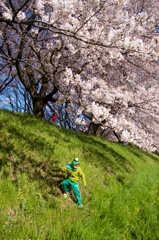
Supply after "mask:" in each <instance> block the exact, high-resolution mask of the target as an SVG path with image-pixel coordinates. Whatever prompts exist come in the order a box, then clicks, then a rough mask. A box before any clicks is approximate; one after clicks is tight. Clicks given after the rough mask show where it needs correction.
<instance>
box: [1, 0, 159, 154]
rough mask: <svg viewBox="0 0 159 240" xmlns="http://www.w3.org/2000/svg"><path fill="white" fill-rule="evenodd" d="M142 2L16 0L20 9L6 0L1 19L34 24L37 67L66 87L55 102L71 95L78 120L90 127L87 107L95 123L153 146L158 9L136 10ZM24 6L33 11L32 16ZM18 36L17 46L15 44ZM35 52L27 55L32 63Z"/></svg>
mask: <svg viewBox="0 0 159 240" xmlns="http://www.w3.org/2000/svg"><path fill="white" fill-rule="evenodd" d="M20 2H21V1H20ZM22 2H23V4H24V2H25V1H22ZM139 4H140V1H139V0H138V1H137V3H136V4H135V3H134V2H133V1H129V0H113V1H112V0H108V1H100V0H89V1H85V0H35V1H32V0H31V1H29V2H27V5H26V6H25V7H24V8H22V9H21V8H19V6H20V5H19V2H18V1H17V0H16V4H15V9H17V11H16V14H15V13H13V9H12V8H11V7H8V6H9V5H8V4H7V1H6V0H1V2H0V6H1V8H2V9H3V13H2V14H1V17H0V19H1V21H2V20H4V22H5V21H6V22H7V21H12V20H13V21H14V24H17V22H18V23H19V22H20V23H21V24H22V23H24V21H25V24H27V23H28V24H32V25H31V28H30V31H29V34H30V36H31V37H32V39H31V38H30V39H29V37H28V39H27V40H28V41H26V42H27V44H28V45H27V46H29V47H30V48H31V49H32V50H33V51H34V52H35V53H36V56H38V57H37V58H36V60H35V59H34V58H33V59H32V63H33V66H34V70H35V69H36V71H37V72H38V74H35V75H36V76H37V79H38V80H39V79H41V78H42V77H41V76H42V71H43V70H45V71H46V72H47V76H48V79H49V80H48V81H50V82H51V80H50V79H54V81H55V82H53V85H54V84H55V83H56V86H58V88H59V91H60V92H61V95H60V97H59V99H58V104H62V103H64V102H66V101H68V102H70V107H68V108H67V111H68V112H70V111H72V109H73V108H74V111H77V112H76V115H77V116H80V117H77V119H76V124H79V125H81V126H83V128H85V129H86V128H87V127H88V122H90V119H89V121H87V119H86V118H82V113H83V111H86V112H87V113H88V114H90V116H92V119H91V121H92V122H93V123H94V124H101V125H102V128H105V129H106V128H108V127H109V128H111V129H112V130H114V131H115V132H116V133H117V134H118V136H119V137H120V139H121V141H124V142H133V143H135V144H136V145H137V146H139V147H140V148H143V149H145V150H147V151H154V150H155V149H156V148H155V146H156V142H157V143H158V146H159V134H158V132H159V121H158V119H157V116H158V115H159V94H158V92H159V81H158V79H157V77H156V76H157V73H158V62H159V36H158V35H157V34H156V32H155V30H156V29H155V27H156V23H157V21H158V19H159V16H158V13H157V10H156V9H155V7H153V6H150V5H149V6H148V8H147V11H146V9H144V10H139V9H138V7H137V6H138V5H139ZM145 4H146V3H145ZM157 4H158V2H157V0H154V5H155V6H158V5H157ZM27 7H28V9H27ZM151 7H152V11H150V10H151ZM19 9H20V10H19ZM26 9H27V10H28V12H29V11H30V12H31V11H33V12H32V14H33V16H34V20H31V21H32V22H31V23H30V22H29V21H30V19H31V18H30V19H29V14H28V13H27V11H26ZM18 10H19V11H18ZM30 12H29V13H30ZM13 18H14V19H13ZM29 26H30V25H29ZM18 30H19V29H18ZM42 30H44V31H42ZM17 32H18V31H17ZM2 36H3V34H1V37H2ZM28 36H29V35H28ZM35 40H37V41H38V40H39V42H37V44H36V43H35ZM10 41H11V40H10V39H9V41H8V44H9V43H10ZM15 42H16V40H14V41H13V45H12V46H13V47H12V48H14V46H15V45H16V44H17V45H18V42H16V44H15ZM26 48H27V47H26ZM24 55H25V54H24ZM30 58H31V55H30V56H29V60H28V59H27V60H26V59H25V61H28V62H29V64H30V65H31V60H30ZM39 59H40V61H41V62H40V63H39V62H38V61H39ZM23 61H24V60H23ZM25 61H24V62H25ZM28 62H27V63H28ZM147 63H150V69H149V68H148V67H147ZM151 64H153V65H152V67H151ZM154 64H156V65H154ZM138 66H139V67H138ZM154 66H156V69H153V67H154ZM137 67H138V69H137ZM136 69H137V70H136ZM23 70H24V69H23ZM149 70H150V71H149ZM28 71H30V70H28ZM122 71H123V74H121V72H122ZM124 72H126V73H125V74H124ZM141 72H142V73H141ZM143 72H145V75H144V74H143ZM55 73H56V74H57V77H55ZM29 74H30V72H29ZM154 75H155V77H154ZM147 77H148V80H147V79H146V78H147ZM155 78H156V79H157V80H156V79H155ZM37 79H36V80H37ZM152 79H155V80H154V81H153V80H152ZM39 81H40V80H39ZM50 86H51V83H50ZM74 104H75V105H76V106H77V105H78V107H74V106H75V105H74ZM152 123H153V126H155V130H153V129H152ZM154 136H155V137H154ZM158 148H159V147H158Z"/></svg>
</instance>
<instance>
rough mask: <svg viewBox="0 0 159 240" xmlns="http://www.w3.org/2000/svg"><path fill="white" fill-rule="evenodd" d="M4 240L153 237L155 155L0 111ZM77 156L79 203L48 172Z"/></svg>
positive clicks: (158, 181) (157, 209)
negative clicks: (82, 178) (81, 174)
mask: <svg viewBox="0 0 159 240" xmlns="http://www.w3.org/2000/svg"><path fill="white" fill-rule="evenodd" d="M0 149H1V151H0V183H1V184H0V214H1V218H0V236H1V239H4V240H23V239H24V240H29V239H32V240H33V239H35V240H38V239H39V240H74V239H79V240H96V239H98V240H105V239H106V240H107V239H111V240H120V239H121V240H123V239H126V240H129V239H145V240H146V239H151V240H153V239H154V240H156V239H159V223H158V216H159V156H157V155H155V154H150V153H147V152H144V151H141V150H140V149H138V148H135V147H133V146H129V145H127V146H126V145H123V144H118V143H113V142H110V141H106V140H104V139H102V138H99V137H94V136H87V135H85V134H81V133H76V132H73V131H71V130H67V129H64V128H61V127H58V126H55V125H54V124H52V123H48V122H45V121H41V120H39V119H37V118H36V117H34V116H32V115H29V114H19V113H13V112H10V111H4V110H0ZM75 157H78V158H79V159H80V161H81V168H82V169H83V171H84V173H85V175H86V181H87V188H86V189H85V188H84V187H83V185H82V182H80V191H81V194H82V200H83V208H78V206H77V205H76V203H75V201H74V196H73V195H72V194H71V193H70V197H69V198H68V199H64V198H63V195H62V189H61V185H60V182H61V180H62V179H63V178H64V177H65V176H64V175H62V173H61V172H55V171H54V169H55V168H56V167H57V166H65V165H66V164H67V163H70V162H71V161H72V159H73V158H75Z"/></svg>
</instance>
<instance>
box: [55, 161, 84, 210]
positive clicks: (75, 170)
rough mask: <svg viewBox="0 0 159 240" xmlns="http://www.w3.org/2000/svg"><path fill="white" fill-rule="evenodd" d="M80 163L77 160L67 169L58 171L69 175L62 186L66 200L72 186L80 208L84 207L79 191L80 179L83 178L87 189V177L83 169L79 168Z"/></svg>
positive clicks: (63, 168) (62, 168)
mask: <svg viewBox="0 0 159 240" xmlns="http://www.w3.org/2000/svg"><path fill="white" fill-rule="evenodd" d="M79 165H80V161H79V159H78V158H75V159H74V160H73V161H72V163H71V164H68V165H67V166H66V167H61V168H58V169H56V170H57V171H61V172H64V173H67V178H66V179H65V180H63V181H62V183H61V184H62V186H63V190H64V198H67V196H68V190H69V187H70V186H71V188H72V190H73V193H74V195H75V197H76V200H77V204H78V206H80V207H82V200H81V193H80V191H79V184H78V181H79V177H81V178H82V181H83V184H84V186H85V187H86V180H85V175H84V173H83V171H82V169H81V168H80V167H79Z"/></svg>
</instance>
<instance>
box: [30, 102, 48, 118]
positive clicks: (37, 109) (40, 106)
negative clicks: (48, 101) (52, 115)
mask: <svg viewBox="0 0 159 240" xmlns="http://www.w3.org/2000/svg"><path fill="white" fill-rule="evenodd" d="M33 114H34V115H35V116H37V117H39V118H41V119H44V118H45V117H44V103H43V100H42V99H39V98H38V99H34V100H33Z"/></svg>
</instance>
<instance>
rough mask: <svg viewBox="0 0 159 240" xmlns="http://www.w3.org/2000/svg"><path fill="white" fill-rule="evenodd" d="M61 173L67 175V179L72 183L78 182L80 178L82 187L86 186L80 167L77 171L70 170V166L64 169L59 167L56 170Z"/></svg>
mask: <svg viewBox="0 0 159 240" xmlns="http://www.w3.org/2000/svg"><path fill="white" fill-rule="evenodd" d="M58 170H59V171H61V172H64V173H67V178H68V179H70V180H71V181H72V182H78V181H79V178H80V177H81V178H82V181H83V185H84V186H86V180H85V175H84V173H83V171H82V169H81V168H80V167H78V168H77V169H74V168H72V166H71V164H68V165H67V166H66V167H61V168H59V169H58Z"/></svg>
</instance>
